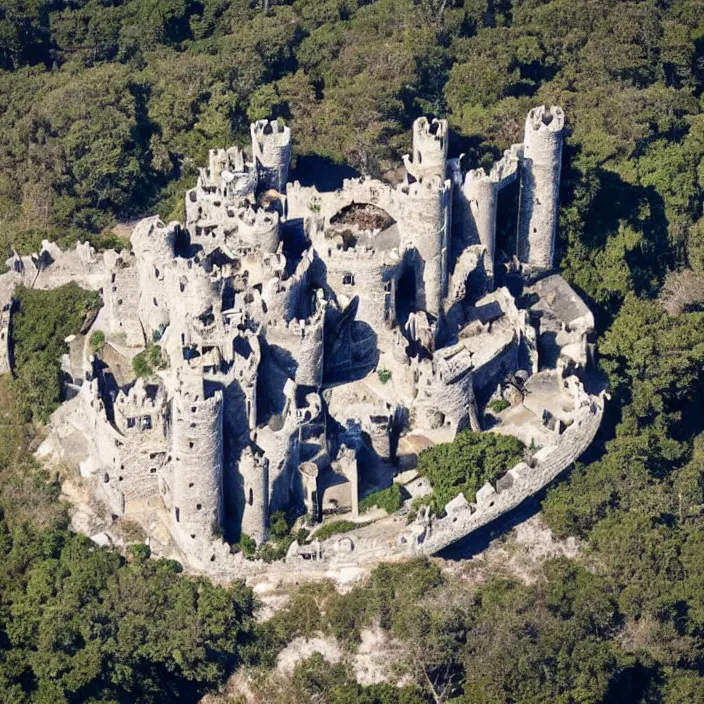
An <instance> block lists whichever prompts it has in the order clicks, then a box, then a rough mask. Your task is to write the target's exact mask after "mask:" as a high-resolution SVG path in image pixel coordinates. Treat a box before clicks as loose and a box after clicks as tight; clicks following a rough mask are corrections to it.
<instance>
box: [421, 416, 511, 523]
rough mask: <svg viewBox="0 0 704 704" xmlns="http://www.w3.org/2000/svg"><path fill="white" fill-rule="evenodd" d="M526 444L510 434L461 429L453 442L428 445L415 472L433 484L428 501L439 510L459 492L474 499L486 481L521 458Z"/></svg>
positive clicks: (502, 474)
mask: <svg viewBox="0 0 704 704" xmlns="http://www.w3.org/2000/svg"><path fill="white" fill-rule="evenodd" d="M524 450H525V446H524V445H523V443H522V442H521V441H520V440H518V439H517V438H514V437H512V436H510V435H497V434H495V433H473V432H472V431H470V430H464V431H462V432H461V433H460V434H459V435H458V436H457V437H456V438H455V439H454V440H453V441H452V442H446V443H440V444H439V445H435V446H434V447H429V448H427V449H426V450H423V452H421V453H420V455H419V457H418V474H420V475H421V476H423V477H427V478H428V480H429V481H430V484H431V485H432V487H433V494H432V497H431V503H432V506H433V508H434V509H435V511H436V512H438V513H440V512H442V510H443V509H444V507H445V504H447V502H448V501H451V500H452V499H454V498H455V497H456V496H457V495H458V494H459V493H462V494H464V497H465V499H467V501H470V502H471V501H474V499H475V496H476V493H477V491H478V490H479V489H481V487H482V486H483V485H484V484H485V483H486V482H492V483H495V482H496V480H497V479H499V478H501V477H503V476H504V474H506V472H508V470H509V469H511V467H513V466H515V465H516V464H517V463H518V462H520V461H521V460H522V459H523V454H524Z"/></svg>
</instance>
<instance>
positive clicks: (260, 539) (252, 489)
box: [238, 445, 269, 545]
mask: <svg viewBox="0 0 704 704" xmlns="http://www.w3.org/2000/svg"><path fill="white" fill-rule="evenodd" d="M238 474H239V478H240V482H241V486H242V489H243V494H242V499H241V500H242V519H241V521H240V531H241V533H246V534H247V535H248V536H249V537H250V538H253V539H254V540H255V541H256V542H257V545H261V544H262V543H264V542H266V539H267V538H268V537H269V463H268V462H267V460H266V459H265V458H264V456H263V455H262V454H261V452H257V451H255V450H253V449H252V448H251V447H250V446H249V445H248V446H247V447H245V448H244V450H243V451H242V455H241V456H240V461H239V464H238Z"/></svg>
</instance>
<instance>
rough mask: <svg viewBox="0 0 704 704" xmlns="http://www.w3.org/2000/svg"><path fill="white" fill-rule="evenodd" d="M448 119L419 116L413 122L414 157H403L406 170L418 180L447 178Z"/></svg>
mask: <svg viewBox="0 0 704 704" xmlns="http://www.w3.org/2000/svg"><path fill="white" fill-rule="evenodd" d="M447 144H448V127H447V120H438V119H437V118H434V119H433V120H428V118H427V117H419V118H418V119H417V120H415V121H414V123H413V159H412V160H411V159H409V157H408V155H405V156H404V157H403V163H404V166H405V167H406V171H408V173H409V174H410V175H411V176H412V177H413V178H415V179H416V180H417V181H422V180H423V179H425V178H433V177H440V178H443V179H444V178H445V170H446V168H447Z"/></svg>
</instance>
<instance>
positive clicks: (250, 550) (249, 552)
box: [236, 533, 257, 557]
mask: <svg viewBox="0 0 704 704" xmlns="http://www.w3.org/2000/svg"><path fill="white" fill-rule="evenodd" d="M236 547H237V548H238V549H239V550H240V551H241V552H242V554H243V555H244V556H245V557H254V553H256V551H257V542H256V541H255V540H254V538H252V537H250V536H249V535H247V534H246V533H242V534H241V535H240V540H239V542H238V543H237V545H236Z"/></svg>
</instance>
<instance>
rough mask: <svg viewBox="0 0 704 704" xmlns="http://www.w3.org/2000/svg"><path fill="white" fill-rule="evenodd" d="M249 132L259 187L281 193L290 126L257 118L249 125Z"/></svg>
mask: <svg viewBox="0 0 704 704" xmlns="http://www.w3.org/2000/svg"><path fill="white" fill-rule="evenodd" d="M250 133H251V135H252V155H253V157H254V161H255V163H256V164H257V168H258V171H259V185H260V187H261V188H263V189H269V188H273V189H274V190H276V191H279V192H280V193H282V192H283V191H284V188H285V186H286V181H287V180H288V167H289V162H290V159H291V130H290V128H289V127H288V126H286V125H284V124H283V123H281V122H279V121H278V120H257V121H256V122H253V123H252V124H251V125H250Z"/></svg>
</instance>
